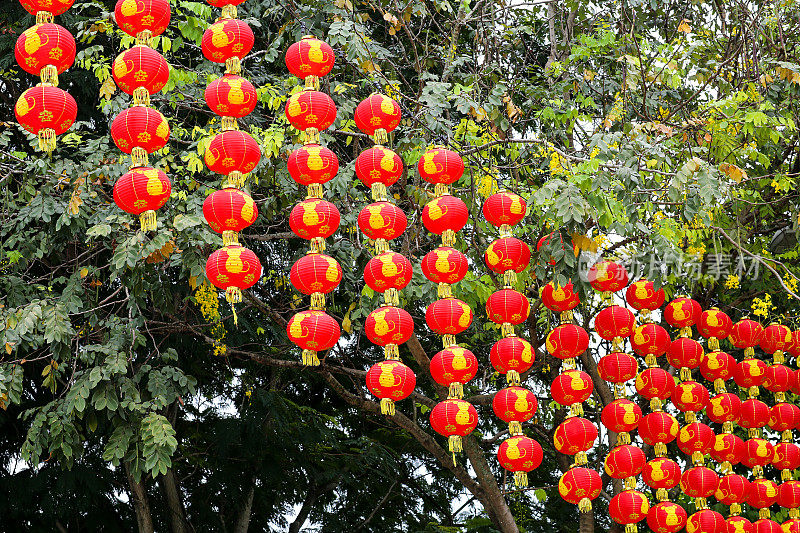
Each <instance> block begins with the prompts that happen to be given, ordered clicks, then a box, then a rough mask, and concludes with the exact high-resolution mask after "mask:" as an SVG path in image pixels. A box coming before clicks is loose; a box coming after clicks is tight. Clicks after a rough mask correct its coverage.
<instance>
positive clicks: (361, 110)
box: [354, 94, 401, 135]
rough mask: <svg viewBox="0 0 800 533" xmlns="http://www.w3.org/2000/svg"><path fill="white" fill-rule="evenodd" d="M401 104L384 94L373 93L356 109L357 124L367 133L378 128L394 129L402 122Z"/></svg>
mask: <svg viewBox="0 0 800 533" xmlns="http://www.w3.org/2000/svg"><path fill="white" fill-rule="evenodd" d="M400 116H401V113H400V106H399V105H398V104H397V102H395V101H394V100H392V99H391V98H389V97H388V96H386V95H383V94H373V95H371V96H370V97H369V98H367V99H365V100H362V101H361V103H360V104H358V107H356V111H355V116H354V118H355V120H356V126H357V127H358V129H360V130H361V131H363V132H364V133H366V134H367V135H375V132H376V130H386V132H387V133H390V132H392V131H394V129H395V128H396V127H397V126H398V125H399V124H400Z"/></svg>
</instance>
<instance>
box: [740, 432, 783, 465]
mask: <svg viewBox="0 0 800 533" xmlns="http://www.w3.org/2000/svg"><path fill="white" fill-rule="evenodd" d="M773 457H775V449H774V448H773V446H772V444H771V443H770V442H769V441H768V440H766V439H761V438H754V439H748V440H747V441H745V443H744V457H743V458H742V464H744V465H745V466H746V467H748V468H753V467H754V466H766V465H768V464H770V463H771V462H772V458H773Z"/></svg>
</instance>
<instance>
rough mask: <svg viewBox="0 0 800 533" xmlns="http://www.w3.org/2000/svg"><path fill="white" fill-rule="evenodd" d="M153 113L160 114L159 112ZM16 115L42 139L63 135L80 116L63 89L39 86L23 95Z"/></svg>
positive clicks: (16, 107) (69, 96) (16, 106)
mask: <svg viewBox="0 0 800 533" xmlns="http://www.w3.org/2000/svg"><path fill="white" fill-rule="evenodd" d="M153 112H154V113H158V111H153ZM14 115H15V116H16V117H17V122H19V125H20V126H22V127H23V128H25V129H26V130H28V131H29V132H31V133H33V134H34V135H39V136H40V137H41V136H42V135H43V134H44V133H45V131H47V130H53V131H54V132H55V133H54V134H55V135H61V134H62V133H64V132H65V131H67V130H68V129H69V128H70V127H72V124H73V123H74V122H75V118H76V117H77V116H78V104H76V103H75V99H74V98H73V97H72V96H71V95H70V94H69V93H68V92H66V91H65V90H63V89H59V88H58V87H51V86H49V85H37V86H36V87H31V88H30V89H26V90H25V92H23V93H22V96H20V97H19V99H18V100H17V103H16V105H15V106H14ZM159 116H160V113H159ZM162 118H163V117H162Z"/></svg>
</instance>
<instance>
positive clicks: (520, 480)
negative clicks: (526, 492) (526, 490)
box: [514, 472, 528, 488]
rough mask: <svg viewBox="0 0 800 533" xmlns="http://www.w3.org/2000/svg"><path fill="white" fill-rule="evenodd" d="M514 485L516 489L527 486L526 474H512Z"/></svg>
mask: <svg viewBox="0 0 800 533" xmlns="http://www.w3.org/2000/svg"><path fill="white" fill-rule="evenodd" d="M514 484H515V485H516V486H517V487H520V488H521V487H527V486H528V473H527V472H514Z"/></svg>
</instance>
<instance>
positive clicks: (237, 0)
mask: <svg viewBox="0 0 800 533" xmlns="http://www.w3.org/2000/svg"><path fill="white" fill-rule="evenodd" d="M206 2H207V3H208V4H209V5H212V6H214V7H225V6H238V5H239V4H241V3H242V2H244V0H206Z"/></svg>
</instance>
